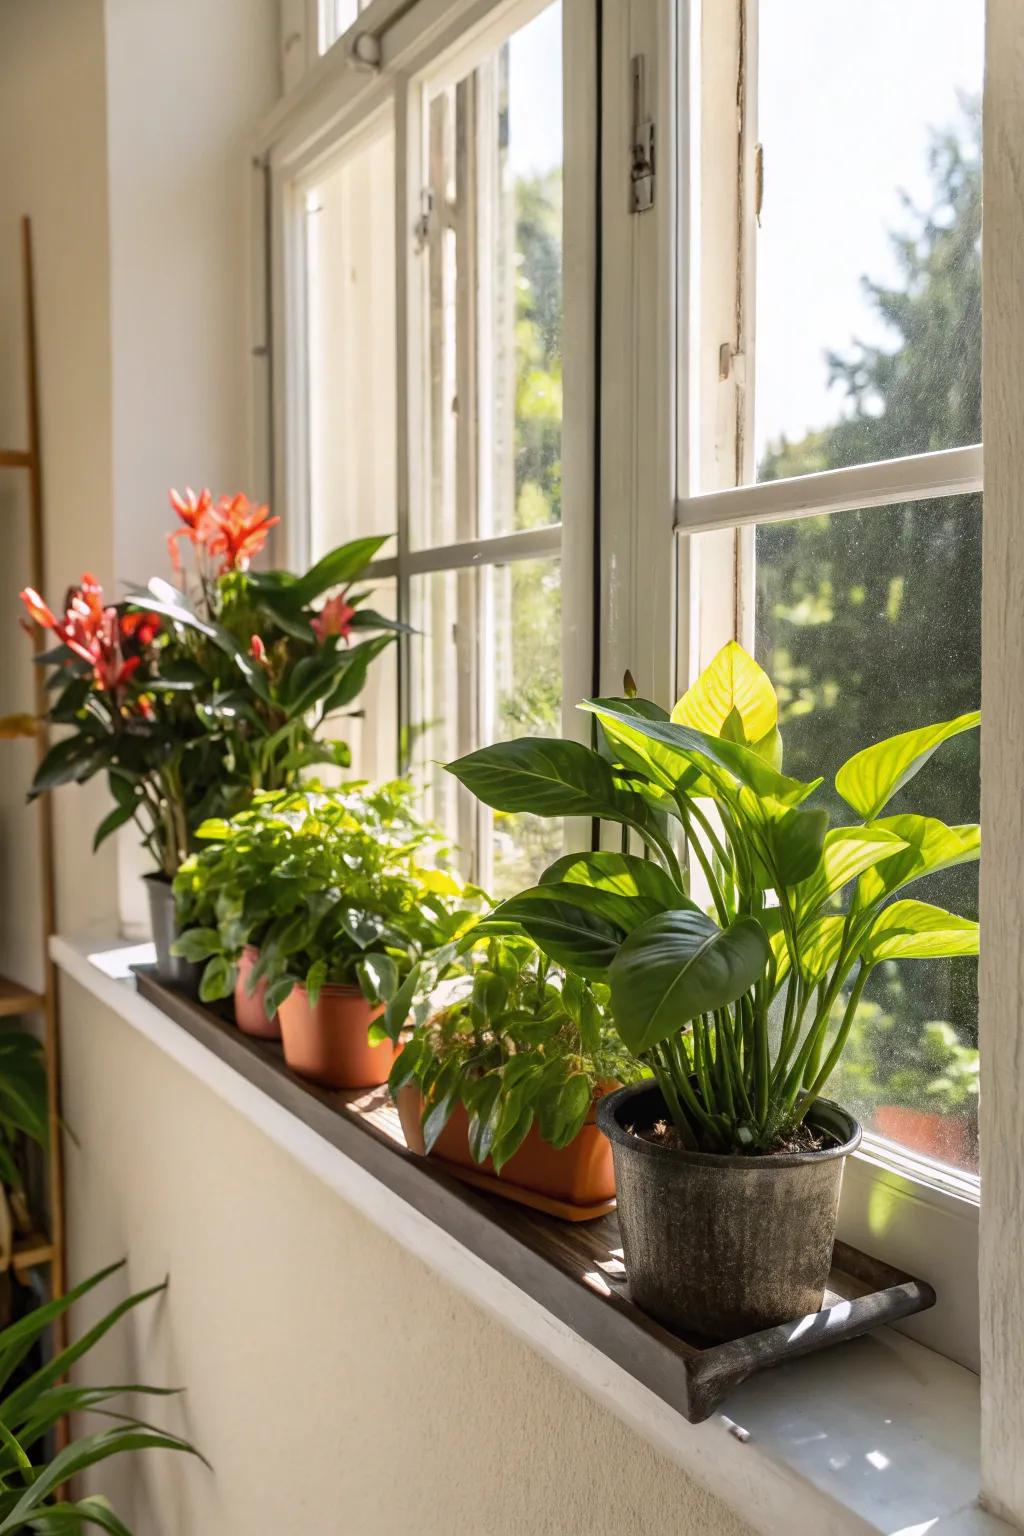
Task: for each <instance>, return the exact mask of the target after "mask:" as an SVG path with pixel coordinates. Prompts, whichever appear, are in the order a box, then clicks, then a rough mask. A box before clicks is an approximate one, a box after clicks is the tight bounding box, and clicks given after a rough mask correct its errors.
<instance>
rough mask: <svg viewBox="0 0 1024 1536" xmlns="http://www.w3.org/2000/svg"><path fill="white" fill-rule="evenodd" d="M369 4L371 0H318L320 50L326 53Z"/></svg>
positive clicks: (318, 40)
mask: <svg viewBox="0 0 1024 1536" xmlns="http://www.w3.org/2000/svg"><path fill="white" fill-rule="evenodd" d="M368 4H369V0H318V5H319V27H318V32H317V46H318V52H320V53H326V52H327V50H328V48H331V47H333V46H334V44H335V43H336V42H337V41H338V38H339V37H341V36H343V34H344V33H346V32H347V31H348V29H349V27H351V26H353V25H354V24H355V22H356V21H357V20H358V19H359V15H360V13H361V12H362V11H365V10H366V7H367V5H368Z"/></svg>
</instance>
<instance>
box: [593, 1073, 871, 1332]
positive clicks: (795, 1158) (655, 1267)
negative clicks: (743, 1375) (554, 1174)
mask: <svg viewBox="0 0 1024 1536" xmlns="http://www.w3.org/2000/svg"><path fill="white" fill-rule="evenodd" d="M667 1118H668V1112H667V1110H666V1108H665V1101H664V1099H663V1098H662V1096H661V1092H660V1090H659V1089H658V1088H657V1087H655V1086H653V1085H652V1084H650V1083H636V1084H634V1085H633V1086H632V1087H630V1088H620V1089H619V1090H618V1091H617V1092H616V1093H612V1094H609V1095H608V1097H607V1098H606V1099H602V1100H601V1101H600V1103H599V1104H598V1109H597V1123H598V1125H599V1126H600V1128H601V1130H602V1131H603V1132H604V1133H605V1135H606V1136H607V1137H608V1139H609V1140H610V1142H611V1144H612V1156H613V1159H614V1162H615V1188H616V1194H617V1198H618V1208H619V1228H620V1231H621V1233H622V1247H623V1254H624V1258H625V1264H626V1273H627V1274H628V1276H629V1288H630V1292H631V1294H632V1296H633V1299H634V1301H635V1302H636V1303H637V1305H638V1306H641V1307H643V1309H644V1311H645V1312H649V1313H650V1314H651V1316H652V1317H655V1318H657V1319H658V1321H659V1322H661V1323H664V1324H665V1325H666V1327H668V1328H672V1329H674V1330H675V1331H676V1332H679V1333H699V1334H702V1335H704V1336H705V1337H706V1338H709V1339H722V1340H724V1339H736V1338H740V1337H741V1336H742V1335H744V1334H747V1333H753V1332H756V1331H757V1330H758V1329H760V1328H771V1327H773V1326H774V1325H775V1324H777V1323H784V1322H788V1321H790V1320H791V1319H793V1318H798V1317H803V1316H805V1315H806V1314H807V1313H809V1312H817V1311H818V1310H819V1308H820V1307H821V1302H822V1297H823V1295H824V1290H825V1282H826V1280H827V1279H828V1272H829V1269H830V1268H831V1264H832V1244H833V1241H834V1238H835V1227H836V1212H837V1209H838V1206H839V1189H840V1186H841V1184H842V1179H843V1164H844V1163H845V1161H846V1158H847V1156H848V1155H849V1153H851V1152H853V1151H854V1150H855V1148H856V1147H857V1146H858V1144H859V1142H860V1138H861V1129H860V1126H859V1125H858V1124H857V1122H856V1120H854V1118H853V1117H852V1115H848V1114H847V1113H846V1111H845V1110H842V1109H840V1108H839V1107H838V1105H835V1104H832V1103H830V1102H829V1101H827V1100H824V1099H820V1100H819V1101H818V1103H817V1104H816V1105H815V1106H814V1109H813V1110H812V1111H811V1116H810V1121H811V1124H813V1125H815V1126H816V1127H817V1128H819V1129H821V1130H825V1131H828V1132H829V1133H830V1134H831V1135H832V1136H834V1137H835V1138H836V1139H837V1141H838V1142H839V1145H838V1146H836V1147H834V1148H830V1149H829V1150H827V1151H823V1152H793V1153H785V1154H781V1155H779V1156H773V1157H732V1156H724V1155H718V1154H714V1153H702V1152H681V1151H676V1150H674V1149H673V1148H670V1147H664V1146H658V1145H656V1144H655V1143H653V1142H649V1141H644V1140H642V1139H641V1138H640V1137H639V1136H636V1135H634V1134H633V1132H632V1130H631V1129H630V1127H632V1126H636V1125H639V1126H651V1125H654V1124H655V1123H656V1122H657V1121H658V1120H661V1119H667Z"/></svg>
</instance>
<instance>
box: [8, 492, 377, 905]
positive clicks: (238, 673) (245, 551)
mask: <svg viewBox="0 0 1024 1536" xmlns="http://www.w3.org/2000/svg"><path fill="white" fill-rule="evenodd" d="M171 501H172V505H173V506H174V508H175V510H176V512H177V514H178V517H179V519H180V522H181V526H180V527H179V528H178V530H177V534H173V535H172V536H171V548H172V552H173V553H175V556H176V552H177V547H178V546H177V540H178V537H179V536H180V537H182V538H184V539H186V540H187V542H188V544H189V545H190V547H191V549H192V551H193V555H194V561H193V566H194V568H193V569H192V571H191V572H190V573H187V574H186V573H182V574H181V575H180V576H179V578H178V583H177V584H172V583H171V582H167V581H164V580H163V579H162V578H154V579H153V580H152V581H150V583H149V585H148V586H147V587H144V588H134V589H131V590H130V593H129V596H128V598H127V599H126V600H124V601H122V602H119V603H116V604H107V603H105V600H104V596H103V591H102V588H101V587H100V586H99V584H98V583H97V581H96V579H95V577H93V576H91V575H89V574H88V573H86V574H84V575H83V576H82V579H81V582H80V583H79V585H78V587H76V588H74V589H72V591H71V592H69V593H68V595H67V597H66V599H65V611H64V612H63V614H60V615H58V614H55V613H54V612H53V611H52V610H51V609H50V608H49V607H48V606H47V604H46V603H45V602H44V601H43V599H42V598H41V597H40V595H39V594H38V593H37V592H34V591H32V590H31V589H29V588H26V589H25V591H24V592H23V593H22V594H21V595H22V599H23V601H24V602H25V605H26V607H27V609H28V611H29V613H30V615H31V616H32V618H33V619H34V620H35V621H36V623H37V624H39V625H40V626H41V627H42V628H44V629H46V630H49V631H50V632H51V633H52V634H53V636H54V638H55V640H56V642H57V643H56V645H54V646H53V647H52V648H51V649H50V650H48V651H45V652H43V653H42V654H41V655H39V656H37V658H36V659H37V661H39V662H40V663H41V664H42V665H44V666H45V667H47V669H48V674H49V675H48V679H47V688H48V689H49V690H50V691H51V692H52V694H53V703H52V704H51V706H50V708H49V710H48V712H47V719H48V720H49V721H50V722H51V723H52V724H54V725H59V726H62V727H65V730H64V732H63V733H62V735H61V738H60V740H59V741H57V742H56V743H55V745H54V746H53V747H52V748H51V749H50V751H49V752H48V754H47V756H46V757H45V759H44V760H43V762H42V763H41V764H40V766H39V769H38V771H37V773H36V776H35V778H34V780H33V783H32V791H31V793H32V796H37V795H40V794H43V793H44V792H46V791H47V790H51V789H55V788H56V787H58V786H59V785H61V784H66V783H71V782H74V783H83V782H85V781H86V780H88V779H91V778H92V777H94V776H95V775H96V774H98V773H104V774H105V775H106V777H107V781H108V784H109V787H110V791H111V794H112V796H113V799H114V808H113V809H112V810H111V811H110V813H109V814H108V815H107V816H106V817H104V819H103V821H102V822H101V824H100V826H99V828H98V829H97V832H96V840H95V841H96V845H97V846H98V845H99V844H100V843H101V842H102V841H103V840H104V838H106V837H108V836H110V835H111V834H112V833H113V832H115V831H116V830H117V829H118V828H119V827H121V826H123V825H124V824H125V823H127V822H128V821H131V820H134V821H135V822H136V824H137V825H138V827H139V829H140V831H141V833H142V840H143V843H144V844H145V846H146V847H147V848H148V849H149V851H150V853H151V855H152V857H153V860H154V862H155V864H156V866H157V868H158V869H159V870H160V871H161V872H162V873H163V874H165V875H167V876H168V877H171V876H173V875H174V873H175V871H176V870H177V869H178V867H179V866H180V864H181V863H182V861H183V860H184V859H185V858H186V857H187V855H188V853H189V852H190V850H191V849H192V847H193V846H194V835H195V832H196V829H197V827H198V826H199V825H200V823H201V822H202V821H204V820H206V819H207V818H209V817H211V816H230V815H231V814H233V813H234V812H235V811H238V810H241V809H243V808H244V807H245V805H247V804H248V803H249V801H250V800H251V798H252V795H253V793H254V791H256V790H258V789H286V788H288V787H290V786H291V785H292V784H294V783H295V782H297V780H298V777H299V774H300V772H301V770H302V769H304V768H308V767H309V766H310V765H311V764H316V763H322V762H330V763H333V764H335V765H339V766H342V767H345V766H347V765H348V763H349V760H350V756H349V751H348V748H347V747H346V746H345V744H344V743H343V742H341V741H324V740H321V738H320V732H321V728H322V726H323V724H324V722H325V721H326V720H327V719H328V717H330V716H332V715H336V714H338V713H339V712H341V711H344V710H347V709H348V708H349V706H351V704H352V703H353V702H354V700H355V699H356V698H357V696H358V695H359V693H360V691H361V690H362V688H363V686H364V684H365V682H366V678H367V671H368V668H369V666H370V664H371V662H372V661H373V660H374V658H375V657H376V656H378V655H379V654H380V652H381V651H382V650H383V649H384V648H385V647H386V646H388V645H389V644H390V643H391V642H392V641H393V640H394V637H395V632H396V631H397V630H400V629H402V628H404V626H403V625H401V624H399V623H397V622H396V621H394V620H392V619H388V618H385V617H384V616H382V615H381V614H379V613H376V612H374V610H373V609H372V608H370V607H369V606H368V599H369V597H370V596H371V593H370V591H369V590H361V591H358V592H357V591H353V590H352V588H351V584H352V583H353V582H354V581H356V580H357V579H358V578H359V577H361V576H362V575H363V573H364V572H365V569H366V566H367V565H368V563H369V562H370V561H371V560H372V559H373V557H374V555H375V554H376V552H377V551H378V549H379V548H380V546H381V545H382V544H383V543H384V542H385V538H384V537H373V538H363V539H356V540H354V541H352V542H351V543H348V544H344V545H342V546H340V547H339V548H338V549H335V550H332V551H331V552H330V553H329V554H327V555H325V556H324V557H323V559H321V560H319V561H318V562H317V563H316V565H314V566H313V567H312V568H311V569H310V570H309V571H307V572H305V574H303V575H301V576H297V575H293V574H292V573H291V572H289V571H263V572H255V571H252V570H250V569H249V562H250V559H251V558H253V557H254V556H256V555H257V554H258V553H259V552H260V550H261V549H262V547H263V544H264V541H265V540H266V537H267V534H268V532H269V530H270V528H271V527H272V526H273V524H274V523H276V522H277V521H278V519H277V518H271V517H268V516H267V509H266V507H254V506H253V505H252V504H251V503H250V502H249V501H248V499H247V498H246V497H244V496H235V497H221V498H220V500H219V501H217V502H214V500H213V498H212V497H211V495H210V493H209V492H208V491H203V492H202V493H201V494H200V495H198V496H196V495H195V494H194V493H192V492H189V493H188V495H187V497H180V496H178V495H177V494H176V493H172V496H171ZM176 568H177V569H178V570H179V571H180V561H179V560H177V557H176ZM328 594H333V595H328Z"/></svg>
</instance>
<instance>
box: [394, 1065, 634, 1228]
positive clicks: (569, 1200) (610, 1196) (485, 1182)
mask: <svg viewBox="0 0 1024 1536" xmlns="http://www.w3.org/2000/svg"><path fill="white" fill-rule="evenodd" d="M397 1102H398V1114H399V1118H400V1119H401V1122H402V1131H403V1133H404V1135H405V1140H406V1145H407V1146H408V1147H409V1149H410V1151H412V1152H417V1153H419V1154H420V1156H423V1154H424V1143H423V1129H422V1124H421V1121H422V1116H423V1096H422V1094H421V1093H420V1091H419V1088H418V1087H417V1086H416V1085H415V1084H414V1083H406V1085H405V1086H404V1087H403V1088H400V1089H399V1091H398V1101H397ZM595 1102H596V1101H595ZM595 1117H596V1109H595V1108H594V1107H592V1108H591V1110H590V1113H589V1114H588V1115H587V1118H586V1121H585V1123H584V1125H583V1127H582V1129H581V1130H580V1132H579V1135H578V1136H576V1137H575V1138H574V1139H573V1140H572V1141H571V1142H570V1143H569V1145H568V1146H567V1147H552V1146H549V1145H548V1143H547V1142H546V1141H542V1140H541V1136H540V1132H539V1131H538V1130H537V1127H536V1125H534V1126H531V1128H530V1130H529V1132H528V1133H527V1136H526V1139H525V1141H524V1142H523V1144H522V1146H521V1147H520V1148H519V1151H518V1152H516V1153H515V1154H514V1156H512V1157H510V1158H509V1160H508V1162H507V1163H505V1165H504V1167H503V1168H502V1170H501V1172H500V1173H498V1172H497V1170H496V1169H495V1167H494V1164H493V1163H492V1162H491V1159H490V1158H488V1159H487V1161H486V1162H484V1163H478V1162H476V1161H474V1159H473V1156H472V1154H471V1153H470V1150H469V1116H468V1115H467V1113H466V1111H465V1109H464V1107H463V1106H462V1105H461V1104H459V1105H458V1106H457V1107H456V1109H455V1110H454V1111H453V1113H452V1116H451V1119H450V1120H449V1121H448V1124H447V1125H446V1126H445V1128H444V1130H443V1131H442V1132H441V1134H440V1136H439V1137H438V1139H437V1141H436V1143H435V1144H434V1148H433V1150H432V1152H431V1153H430V1156H431V1157H432V1158H436V1159H437V1161H438V1162H441V1163H443V1164H444V1165H445V1167H447V1168H449V1169H450V1170H451V1172H452V1173H453V1174H455V1176H456V1177H457V1178H460V1179H462V1180H463V1181H464V1182H466V1183H468V1184H475V1185H476V1186H477V1187H478V1188H481V1189H487V1190H490V1191H491V1192H492V1193H493V1194H496V1195H501V1196H502V1197H503V1198H504V1199H506V1200H515V1201H518V1203H519V1204H520V1205H529V1206H532V1207H533V1208H534V1209H535V1210H540V1211H546V1212H547V1213H548V1214H549V1215H552V1216H560V1217H562V1219H563V1220H566V1221H593V1220H594V1219H595V1218H596V1217H598V1216H604V1215H606V1214H607V1212H608V1211H610V1210H612V1209H613V1208H614V1205H615V1173H614V1169H613V1167H612V1151H611V1144H610V1143H609V1141H608V1140H607V1138H606V1137H605V1136H603V1135H602V1134H601V1132H600V1131H599V1130H598V1129H597V1125H596V1123H595Z"/></svg>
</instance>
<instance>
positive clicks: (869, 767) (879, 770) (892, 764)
mask: <svg viewBox="0 0 1024 1536" xmlns="http://www.w3.org/2000/svg"><path fill="white" fill-rule="evenodd" d="M980 719H981V715H980V713H979V711H978V710H972V711H971V712H970V713H969V714H966V715H958V716H957V717H956V719H954V720H944V721H942V722H940V723H939V724H938V725H926V726H922V727H921V728H920V729H919V730H916V731H904V732H902V733H901V734H900V735H899V736H890V737H888V738H887V739H886V740H885V741H879V742H876V743H875V745H874V746H871V747H865V748H864V750H863V751H862V752H857V753H856V754H855V755H854V756H853V757H851V758H849V759H848V761H847V762H845V763H844V764H843V766H842V767H841V768H840V770H839V772H838V773H837V774H836V789H837V790H838V792H839V794H840V795H842V797H843V799H844V800H845V801H846V803H847V805H849V806H851V807H852V808H853V809H854V810H855V811H856V812H857V814H858V815H859V816H863V818H864V820H865V821H871V820H873V819H874V818H875V817H876V816H878V815H879V814H880V812H881V811H882V809H883V808H884V806H885V805H886V804H887V803H888V801H889V800H891V799H892V797H893V795H895V794H896V792H897V791H898V790H900V789H902V788H903V786H904V784H907V783H908V782H909V781H910V780H911V779H912V778H913V777H914V775H915V774H916V773H917V772H918V771H919V770H920V769H921V768H923V767H924V765H925V763H926V762H927V761H928V759H929V758H930V757H931V755H932V753H933V752H935V751H936V750H937V748H939V747H941V745H942V743H943V742H944V741H949V740H950V738H951V737H953V736H959V735H960V734H961V733H962V732H963V731H970V730H973V729H974V727H975V726H976V725H977V724H978V722H979V720H980Z"/></svg>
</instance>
